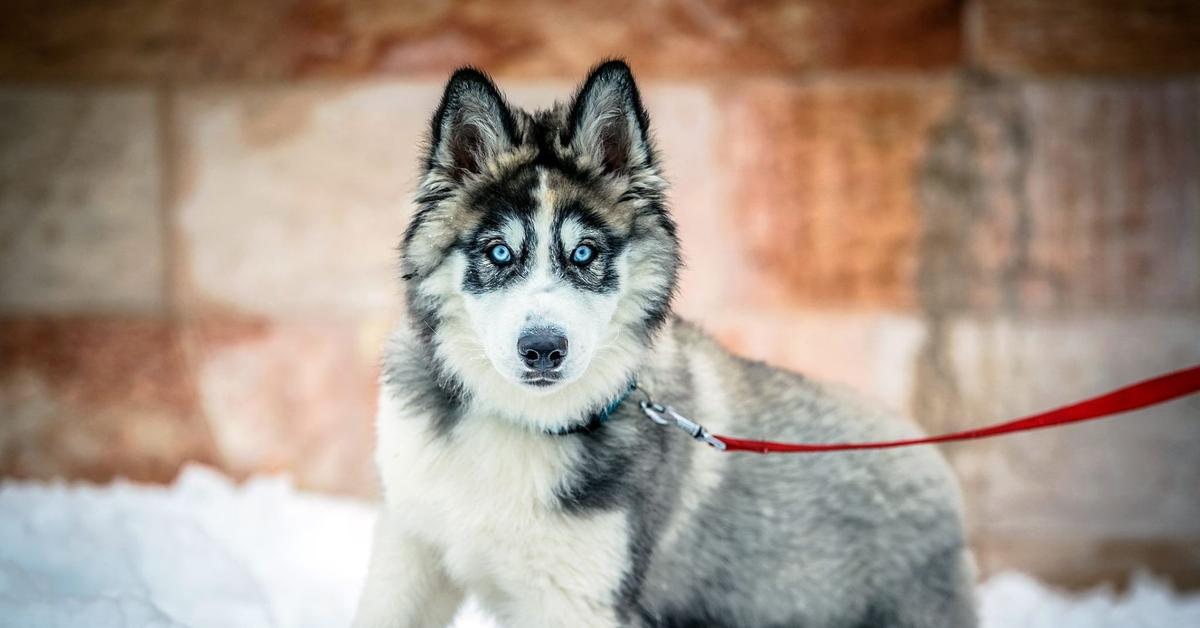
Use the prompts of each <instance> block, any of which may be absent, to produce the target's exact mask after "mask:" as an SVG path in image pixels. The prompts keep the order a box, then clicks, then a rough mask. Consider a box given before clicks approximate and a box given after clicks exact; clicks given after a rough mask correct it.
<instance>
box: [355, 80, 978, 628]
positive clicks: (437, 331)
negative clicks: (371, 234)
mask: <svg viewBox="0 0 1200 628" xmlns="http://www.w3.org/2000/svg"><path fill="white" fill-rule="evenodd" d="M422 170H423V173H422V174H423V177H422V179H421V183H420V190H419V194H418V197H417V205H418V209H417V212H416V214H415V216H414V218H413V219H412V222H411V224H410V225H409V227H408V229H407V231H406V233H405V235H404V241H403V245H402V249H401V270H402V273H403V277H404V279H405V280H406V281H407V285H406V299H407V318H408V321H407V324H405V325H404V326H403V328H402V329H400V330H399V331H398V332H396V334H395V336H394V338H393V340H392V341H391V344H390V345H389V347H388V349H387V352H386V358H385V367H384V373H383V377H382V390H381V394H380V399H379V415H378V450H377V456H376V462H377V464H378V467H379V471H380V474H381V477H382V483H383V493H384V506H383V509H382V512H381V515H380V519H379V522H378V525H377V530H376V535H375V539H374V548H373V552H372V557H371V561H370V567H369V573H368V576H367V583H366V586H365V589H364V591H363V594H362V598H361V600H360V603H359V608H358V616H357V620H356V624H355V625H356V626H360V627H375V626H396V627H410V626H445V625H447V623H448V622H449V621H450V620H451V619H452V617H453V615H454V613H455V610H456V609H457V608H458V606H459V603H460V602H461V600H462V599H463V596H464V595H465V594H468V593H469V594H472V595H474V596H476V597H477V598H478V599H479V600H480V602H481V603H482V604H483V606H484V607H485V608H487V609H488V610H490V611H491V612H492V613H494V614H495V615H496V616H497V617H498V618H499V619H500V620H501V622H503V624H504V625H507V626H516V627H522V628H524V627H542V626H555V627H570V628H576V627H588V626H595V627H607V626H643V627H652V626H660V627H682V626H730V627H732V626H802V627H806V628H813V627H817V628H823V627H828V628H867V627H874V626H878V627H895V628H940V627H945V628H968V627H970V626H973V625H975V618H974V611H973V608H972V589H971V573H970V572H971V569H970V567H969V565H970V561H969V557H968V555H967V552H966V550H965V544H964V537H963V530H962V525H961V520H960V514H959V504H958V499H959V498H958V492H957V488H956V486H955V483H954V480H953V478H952V476H951V475H950V473H949V471H948V469H947V466H946V464H945V463H944V461H943V460H942V459H941V458H940V457H939V455H938V454H937V452H936V451H935V450H933V449H928V448H926V449H907V450H890V451H869V452H849V453H832V454H816V455H811V454H810V455H791V456H783V455H780V456H761V455H756V454H751V453H724V452H720V451H717V450H715V449H711V448H709V447H706V446H705V445H704V444H702V443H698V442H696V441H694V440H692V439H689V438H688V437H687V435H686V434H684V433H683V432H680V431H678V430H674V429H669V428H663V427H659V426H658V425H656V424H655V423H653V422H651V421H650V420H648V419H647V417H646V416H645V415H644V414H643V412H641V411H640V409H639V403H638V400H639V399H641V398H642V396H643V395H650V396H652V398H653V399H654V400H655V401H657V402H660V403H663V404H669V405H671V406H673V407H674V408H676V409H677V410H678V411H679V412H681V413H683V414H685V415H687V416H689V417H691V418H692V419H694V420H696V421H698V422H700V423H703V424H706V425H707V426H708V427H710V428H712V429H713V431H714V432H717V433H727V434H730V435H737V436H744V437H757V438H771V439H785V440H798V441H808V442H830V441H843V440H865V439H877V438H897V437H904V436H910V435H913V434H914V433H915V429H914V428H913V427H912V426H911V424H908V423H905V422H903V421H901V420H898V419H896V418H894V417H891V416H889V415H888V414H887V413H885V412H881V411H878V410H876V409H874V408H873V407H871V406H869V405H867V404H864V403H862V402H860V401H858V400H856V399H855V398H854V397H853V396H852V395H848V394H845V393H842V392H839V391H838V390H836V389H833V388H831V387H828V386H825V385H822V384H819V383H817V382H814V381H812V380H811V379H808V378H806V377H803V376H801V375H797V374H793V373H789V372H786V371H782V370H779V369H775V368H772V367H770V366H767V365H765V364H762V363H758V362H752V361H748V360H745V359H742V358H739V357H736V356H734V355H731V354H730V353H729V352H727V351H726V350H725V349H723V348H721V347H720V346H719V345H718V344H717V343H716V342H714V341H713V340H711V339H710V338H709V337H708V336H706V335H705V334H704V333H703V332H701V331H700V330H698V329H697V328H695V327H693V326H692V325H690V324H688V323H686V322H684V321H683V320H680V319H679V318H677V317H676V316H675V315H674V314H672V312H671V298H672V294H673V292H674V291H675V283H676V274H677V270H678V268H679V264H680V259H679V246H678V242H677V240H676V234H675V224H674V222H673V221H672V219H671V215H670V214H669V213H668V211H667V205H666V200H665V191H666V183H665V182H664V179H663V175H662V173H661V172H660V168H659V164H658V159H657V156H656V154H655V150H654V147H653V144H652V142H651V132H650V121H649V118H648V116H647V114H646V111H645V110H644V109H643V106H642V102H641V99H640V97H639V95H638V89H637V87H636V85H635V83H634V79H633V75H632V74H631V72H630V70H629V67H628V66H627V65H625V64H624V63H623V62H620V61H609V62H606V63H604V64H602V65H600V66H599V67H597V68H596V69H595V70H594V71H592V72H591V74H590V75H589V76H588V77H587V79H586V80H585V81H584V83H583V86H582V87H581V88H580V89H579V91H578V93H577V94H576V95H575V97H574V98H573V99H572V100H571V101H570V102H569V103H566V104H560V105H556V106H554V107H553V108H551V109H549V110H546V111H538V112H536V113H527V112H525V111H522V110H520V109H517V108H515V107H513V106H510V105H509V104H508V103H506V102H505V99H504V97H503V96H502V95H501V93H500V92H499V91H498V90H497V88H496V86H495V85H494V84H493V83H492V81H491V80H489V79H488V77H487V76H485V75H484V74H482V73H481V72H479V71H476V70H474V69H463V70H459V71H458V72H455V73H454V75H453V76H452V77H451V78H450V81H449V84H448V85H447V86H446V90H445V95H444V96H443V98H442V101H441V105H440V106H439V107H438V109H437V112H436V113H435V114H434V116H433V123H432V129H431V133H430V137H429V147H428V158H427V160H426V161H425V162H424V164H423V168H422ZM682 210H683V211H686V208H682ZM719 246H720V243H717V242H714V243H710V247H709V248H710V250H715V251H714V254H719ZM634 382H636V385H637V388H638V390H637V391H635V392H633V394H632V395H630V394H629V392H630V389H631V384H633V383H634Z"/></svg>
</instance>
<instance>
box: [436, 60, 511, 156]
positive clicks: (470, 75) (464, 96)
mask: <svg viewBox="0 0 1200 628" xmlns="http://www.w3.org/2000/svg"><path fill="white" fill-rule="evenodd" d="M515 128H516V123H515V122H514V121H513V116H512V112H511V111H510V110H509V109H508V105H507V103H505V102H504V97H503V96H502V95H501V94H500V90H498V89H496V84H495V83H493V82H492V80H491V79H490V78H488V77H487V75H486V74H484V73H483V72H481V71H479V70H476V69H475V68H470V67H467V68H462V69H460V70H458V71H457V72H455V73H454V75H453V76H451V77H450V81H449V82H448V83H447V84H446V92H445V93H444V94H443V95H442V104H441V105H439V106H438V109H437V112H436V113H434V114H433V122H432V129H431V132H430V142H429V143H430V147H429V148H430V151H429V162H428V167H429V169H431V170H432V169H434V168H441V169H444V170H446V171H448V172H450V173H451V175H453V176H454V177H455V178H461V177H463V176H464V175H472V174H480V173H482V172H483V171H484V170H485V169H486V167H487V164H488V162H489V161H490V160H491V159H493V158H495V157H496V156H498V155H499V154H501V153H503V152H504V151H507V150H509V149H510V148H512V146H513V138H514V137H515V135H516V131H515Z"/></svg>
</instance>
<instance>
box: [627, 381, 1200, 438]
mask: <svg viewBox="0 0 1200 628" xmlns="http://www.w3.org/2000/svg"><path fill="white" fill-rule="evenodd" d="M1196 392H1200V366H1193V367H1191V368H1187V369H1183V370H1181V371H1175V372H1173V373H1168V374H1166V375H1162V376H1159V377H1155V378H1153V379H1148V380H1145V381H1142V382H1138V383H1136V384H1131V385H1129V386H1126V387H1124V388H1120V389H1117V390H1114V391H1112V392H1110V393H1107V394H1104V395H1100V396H1099V397H1093V398H1091V399H1087V400H1085V401H1080V402H1079V403H1074V404H1071V405H1068V406H1063V407H1061V408H1056V409H1054V410H1050V411H1048V412H1042V413H1040V414H1034V415H1032V416H1027V417H1023V418H1020V419H1015V420H1013V421H1009V422H1007V423H1000V424H998V425H992V426H990V427H983V428H977V429H971V430H963V431H961V432H951V433H949V434H942V435H939V436H928V437H925V438H910V439H905V440H891V441H878V442H868V443H827V444H808V443H777V442H773V441H767V440H748V439H742V438H732V437H729V436H721V435H720V434H710V433H709V432H708V430H706V429H704V428H703V427H702V426H700V425H698V424H696V423H694V422H691V421H688V420H687V419H686V418H684V417H681V416H680V415H679V414H678V413H676V412H675V411H674V410H672V409H671V408H669V407H668V408H664V407H662V406H657V405H649V406H646V405H643V408H642V409H643V411H647V407H649V409H650V410H649V411H648V412H647V415H649V416H650V418H651V419H654V420H655V421H656V422H659V423H662V424H666V421H660V420H659V419H661V418H663V415H664V414H666V415H667V416H668V417H669V418H673V419H674V420H675V422H676V425H677V426H678V427H680V428H682V429H683V430H684V431H687V432H688V433H690V434H691V435H692V437H693V438H696V439H699V440H703V441H705V442H707V443H708V444H709V445H712V446H713V447H716V448H717V449H722V450H724V451H752V452H755V453H760V454H770V453H805V452H818V451H845V450H850V449H889V448H892V447H907V446H909V445H925V444H930V443H948V442H952V441H960V440H973V439H976V438H987V437H989V436H999V435H1001V434H1011V433H1013V432H1024V431H1028V430H1037V429H1042V428H1045V427H1053V426H1055V425H1066V424H1068V423H1079V422H1081V421H1090V420H1093V419H1101V418H1104V417H1108V416H1112V415H1115V414H1121V413H1123V412H1129V411H1130V410H1137V409H1139V408H1145V407H1147V406H1152V405H1155V404H1159V403H1163V402H1166V401H1170V400H1172V399H1178V398H1180V397H1186V396H1187V395H1190V394H1192V393H1196ZM651 413H653V414H651ZM656 417H657V418H656ZM680 419H682V421H681V420H680Z"/></svg>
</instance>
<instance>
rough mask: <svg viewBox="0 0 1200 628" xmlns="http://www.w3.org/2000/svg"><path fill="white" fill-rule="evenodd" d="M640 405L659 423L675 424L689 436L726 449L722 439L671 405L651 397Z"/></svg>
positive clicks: (639, 404)
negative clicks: (665, 404)
mask: <svg viewBox="0 0 1200 628" xmlns="http://www.w3.org/2000/svg"><path fill="white" fill-rule="evenodd" d="M638 406H639V407H641V409H642V413H643V414H645V415H646V416H647V417H649V418H650V420H651V421H654V422H655V423H657V424H659V425H674V426H675V427H677V428H679V429H681V430H683V431H684V432H686V433H687V435H688V436H691V437H692V438H694V439H696V440H699V441H704V442H705V443H707V444H708V446H709V447H712V448H714V449H720V450H724V449H725V443H724V442H722V441H721V439H719V438H717V437H716V436H713V435H712V433H711V432H709V431H708V429H707V428H705V427H704V426H703V425H700V424H699V423H697V422H695V421H693V420H691V419H689V418H687V417H685V416H683V415H682V414H679V412H677V411H676V410H675V408H672V407H671V406H664V405H662V404H660V403H655V402H654V401H652V400H651V399H650V398H649V397H647V398H646V400H645V401H640V402H638Z"/></svg>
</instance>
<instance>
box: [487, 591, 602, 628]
mask: <svg viewBox="0 0 1200 628" xmlns="http://www.w3.org/2000/svg"><path fill="white" fill-rule="evenodd" d="M596 593H601V592H596ZM509 619H510V621H509V623H510V624H511V625H513V626H521V627H522V628H526V627H527V628H554V627H559V626H572V627H575V626H578V627H579V628H617V627H618V626H620V625H621V624H620V622H619V620H618V618H617V613H616V609H615V607H614V606H613V602H612V599H611V598H609V597H608V596H603V597H598V596H596V595H593V594H580V593H574V592H567V591H563V590H561V589H549V590H547V589H543V590H530V591H527V592H526V594H525V595H523V596H522V598H521V599H520V600H519V601H518V602H517V604H516V609H515V612H514V613H512V617H510V618H509Z"/></svg>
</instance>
